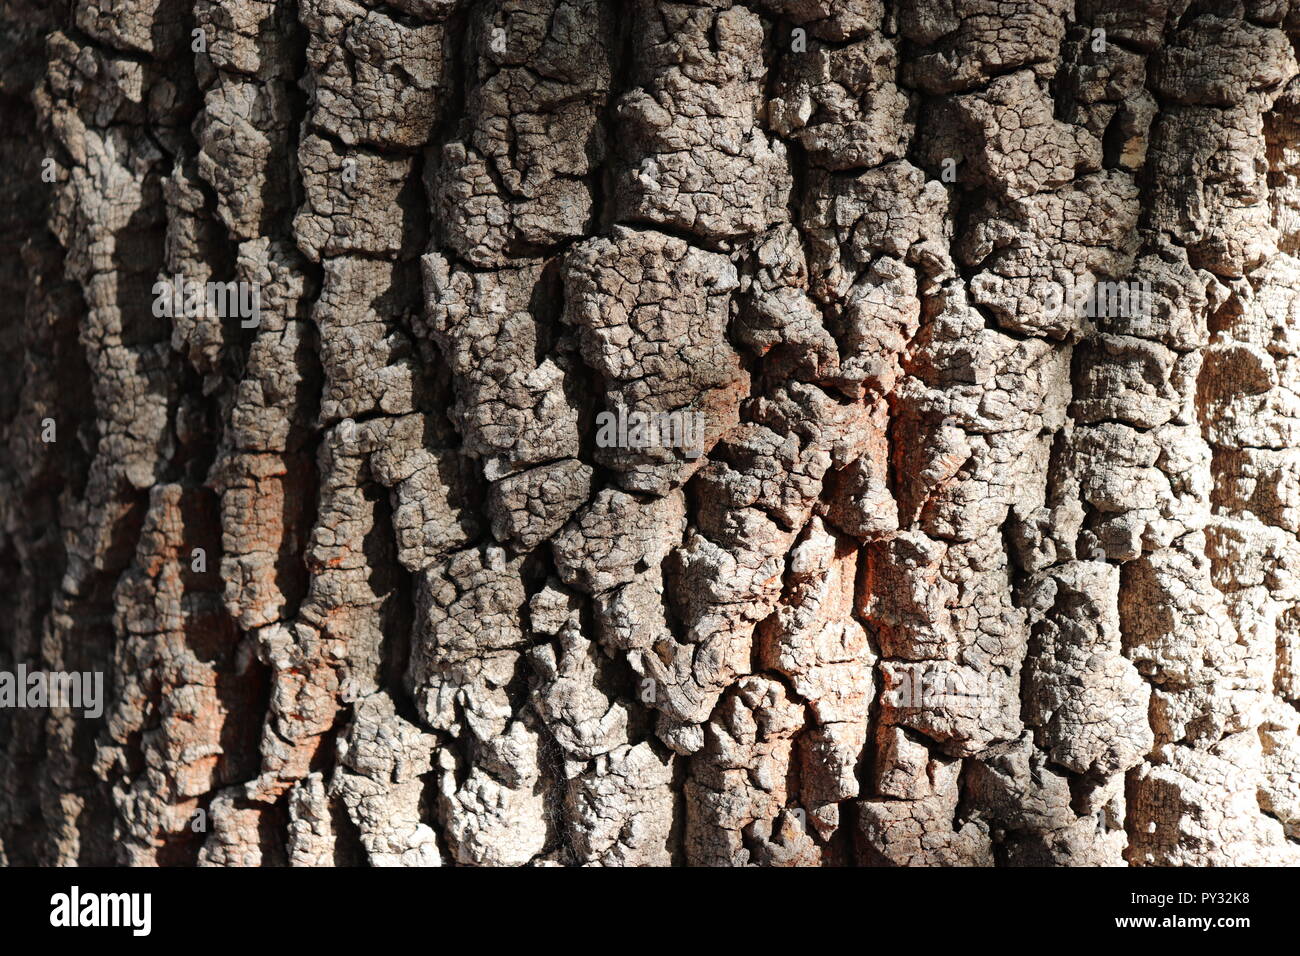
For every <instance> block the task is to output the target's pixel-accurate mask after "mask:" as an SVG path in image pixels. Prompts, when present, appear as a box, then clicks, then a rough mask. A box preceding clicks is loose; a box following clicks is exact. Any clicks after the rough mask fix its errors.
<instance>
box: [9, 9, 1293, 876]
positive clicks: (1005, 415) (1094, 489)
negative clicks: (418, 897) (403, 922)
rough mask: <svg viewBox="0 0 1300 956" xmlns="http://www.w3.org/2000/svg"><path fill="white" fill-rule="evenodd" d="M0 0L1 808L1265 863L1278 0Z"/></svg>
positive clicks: (131, 821)
mask: <svg viewBox="0 0 1300 956" xmlns="http://www.w3.org/2000/svg"><path fill="white" fill-rule="evenodd" d="M0 17H2V19H3V26H2V27H0V124H3V128H4V129H5V130H6V131H7V134H6V135H5V136H4V138H3V139H2V140H0V190H2V191H3V192H2V194H0V217H3V228H0V244H2V245H3V250H2V253H0V324H2V325H3V329H4V334H3V335H0V363H3V367H4V368H5V370H6V374H5V375H4V376H3V380H2V381H0V422H5V423H7V424H6V425H5V426H4V442H5V454H4V457H3V460H2V461H0V518H2V519H3V536H2V537H0V574H2V575H3V583H4V586H5V591H6V593H7V594H9V595H10V600H11V604H10V612H9V613H7V614H5V615H3V618H2V619H0V670H6V671H11V672H12V671H16V669H17V668H18V667H19V666H23V667H25V668H26V669H27V670H28V671H33V672H34V671H45V672H76V673H83V672H89V673H94V672H99V673H102V674H104V675H106V687H107V690H106V697H107V700H106V703H105V707H104V709H103V713H102V714H100V715H92V714H90V713H89V712H87V711H84V709H83V710H77V709H76V708H72V707H67V706H59V707H45V708H39V707H37V708H30V707H28V708H24V707H9V708H4V709H0V860H3V861H4V862H7V863H10V864H34V863H40V864H64V865H68V864H105V863H117V864H128V865H154V864H162V865H193V864H200V865H284V864H288V865H312V866H319V865H336V864H369V865H440V864H441V865H523V864H561V865H590V864H596V865H667V864H690V865H744V864H750V865H881V864H883V865H980V864H985V865H987V864H997V865H1123V864H1131V865H1150V864H1155V865H1188V864H1198V865H1207V864H1210V865H1247V864H1296V863H1300V710H1298V707H1300V578H1298V577H1297V575H1298V574H1300V540H1298V538H1297V535H1298V534H1300V447H1298V445H1297V438H1298V437H1300V258H1297V256H1300V80H1297V73H1298V72H1300V68H1298V67H1297V62H1296V57H1295V54H1294V53H1293V50H1292V44H1293V42H1294V41H1295V40H1296V39H1297V38H1300V3H1293V2H1288V0H1205V2H1202V0H1077V2H1071V0H1037V2H1034V3H1023V2H1019V0H1016V2H1012V0H905V2H892V0H745V2H735V0H696V2H669V0H628V2H626V3H624V2H611V0H480V2H470V0H387V2H381V0H115V2H108V0H46V2H41V3H34V2H30V0H6V2H3V3H0ZM227 283H234V285H229V286H228V285H226V284H227ZM192 287H193V288H198V289H200V290H202V301H201V302H200V306H201V307H198V308H190V307H188V306H187V305H186V304H185V301H184V299H185V296H184V294H183V295H182V296H181V298H180V299H179V300H178V299H176V298H174V297H173V296H172V291H171V290H173V289H174V288H179V289H180V290H181V291H182V293H184V291H185V290H186V289H189V288H192ZM213 289H216V290H218V293H221V292H222V290H225V291H226V292H229V294H230V296H231V298H227V299H224V300H221V301H222V302H224V305H220V306H218V305H214V304H213V300H212V299H211V298H210V296H211V295H212V290H213ZM240 293H243V294H244V299H243V300H241V299H240V298H239V295H240ZM250 294H251V295H253V296H255V299H254V300H253V301H254V302H255V308H254V309H253V310H251V311H250V310H249V309H247V308H244V306H247V305H248V296H249V295H250ZM241 301H242V305H241V304H240V303H241ZM169 312H170V313H171V314H168V313H169ZM232 313H233V314H232ZM640 425H648V427H646V428H638V426H640Z"/></svg>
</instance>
